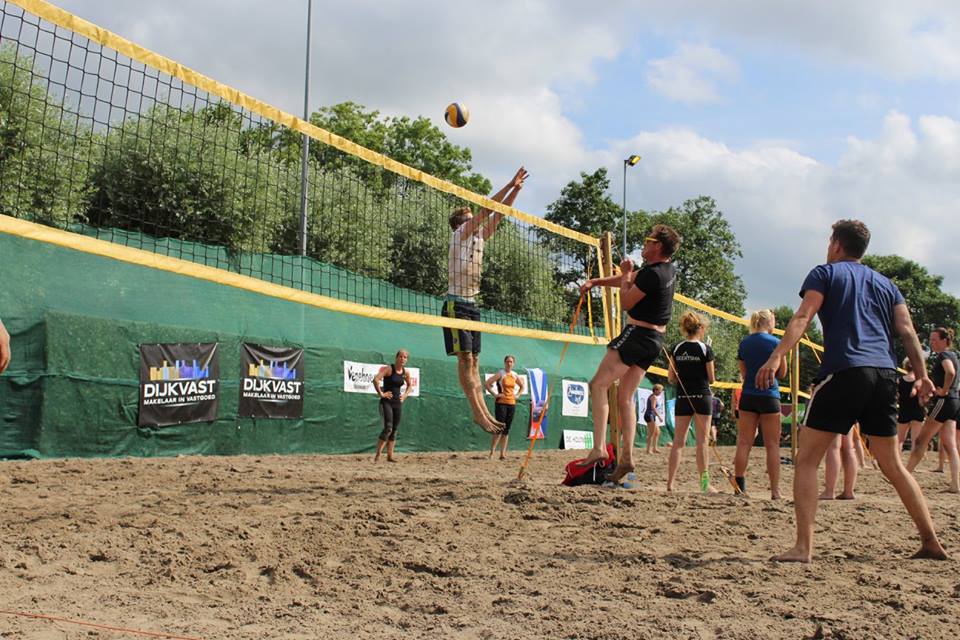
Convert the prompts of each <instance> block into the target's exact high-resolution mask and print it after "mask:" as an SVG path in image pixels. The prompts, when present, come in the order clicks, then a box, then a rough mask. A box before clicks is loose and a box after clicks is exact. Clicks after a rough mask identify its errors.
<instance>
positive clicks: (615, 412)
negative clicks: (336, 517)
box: [600, 231, 621, 462]
mask: <svg viewBox="0 0 960 640" xmlns="http://www.w3.org/2000/svg"><path fill="white" fill-rule="evenodd" d="M613 242H614V240H613V234H612V233H610V232H609V231H608V232H607V233H605V234H603V236H601V238H600V264H601V269H602V270H603V272H604V276H610V275H613V249H614V244H613ZM613 292H614V290H613V288H612V287H604V288H603V295H602V298H603V326H604V329H605V330H606V332H607V340H613V339H614V338H615V337H616V334H617V333H619V322H620V314H619V313H618V312H617V307H618V306H619V305H616V304H615V303H616V302H617V301H618V299H617V298H615V297H614V295H613ZM617 387H618V384H617V383H616V382H615V383H613V384H612V385H610V389H609V390H608V391H607V403H608V406H609V407H610V410H609V412H608V414H607V415H608V416H609V420H610V442H611V443H612V444H613V452H614V457H615V458H616V460H617V461H618V462H619V460H620V448H621V447H620V407H619V406H618V405H617Z"/></svg>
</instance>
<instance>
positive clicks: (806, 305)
mask: <svg viewBox="0 0 960 640" xmlns="http://www.w3.org/2000/svg"><path fill="white" fill-rule="evenodd" d="M869 243H870V231H869V230H868V229H867V227H866V225H864V224H863V223H862V222H860V221H859V220H840V221H839V222H837V223H836V224H834V225H833V234H832V235H831V236H830V244H829V245H828V247H827V264H823V265H820V266H818V267H815V268H814V269H813V271H811V272H810V274H809V275H808V276H807V279H806V280H805V281H804V283H803V288H802V289H801V291H800V295H801V297H802V298H803V301H802V302H801V303H800V308H799V309H797V312H796V313H795V314H794V315H793V318H791V320H790V323H789V324H788V325H787V328H786V334H785V335H784V336H783V339H782V340H781V341H780V344H779V346H777V348H776V349H775V350H774V352H773V353H772V354H771V356H770V358H769V360H767V362H766V364H764V365H763V366H762V367H761V368H760V370H759V371H757V377H756V384H757V388H759V389H766V388H769V387H771V386H772V385H773V384H774V382H773V381H774V377H775V373H776V371H777V369H779V368H780V363H781V361H782V360H783V358H784V357H786V355H787V354H788V353H789V352H790V350H791V349H792V348H793V347H794V345H796V344H797V342H799V341H800V339H801V338H802V337H803V334H804V332H805V331H806V330H807V327H808V326H809V324H810V322H811V321H812V320H813V316H814V314H818V315H819V317H820V324H821V325H822V326H823V335H824V357H823V362H822V364H821V367H820V371H819V373H818V374H817V383H816V385H815V387H814V391H813V394H812V397H811V398H810V402H809V403H808V405H807V413H806V416H805V417H804V424H803V426H804V427H805V428H804V429H803V430H801V432H800V445H799V451H798V453H797V460H796V467H795V473H794V477H793V500H794V509H795V511H796V518H797V542H796V545H794V547H793V548H792V549H790V550H789V551H787V552H786V553H784V554H782V555H779V556H775V557H774V558H773V559H774V560H779V561H784V562H810V560H811V559H812V557H813V525H814V521H815V519H816V514H817V467H818V466H820V461H821V460H822V459H823V456H824V454H825V453H826V451H827V449H828V448H829V447H830V445H831V444H832V443H833V442H834V440H835V438H838V437H839V434H846V433H848V432H849V431H850V428H851V427H852V426H853V424H854V423H855V422H859V423H860V429H861V432H862V433H864V434H865V435H868V436H869V437H870V450H871V452H872V453H873V455H874V457H875V458H876V459H877V462H879V463H880V469H881V471H883V474H884V475H885V476H886V477H887V479H888V480H889V481H890V482H891V483H892V484H893V486H894V488H896V490H897V494H898V495H899V496H900V499H901V500H902V501H903V504H904V506H905V507H906V508H907V511H908V512H909V513H910V516H911V517H912V518H913V521H914V523H915V524H916V525H917V529H918V530H919V532H920V541H921V547H920V551H918V552H917V553H916V554H915V555H914V556H913V557H914V558H930V559H937V560H944V559H946V557H947V556H946V553H945V552H944V550H943V547H942V546H941V545H940V541H939V540H938V539H937V534H936V532H935V531H934V528H933V520H932V519H931V518H930V510H929V509H928V508H927V503H926V501H925V500H924V497H923V493H922V492H921V491H920V486H919V485H918V484H917V482H916V481H915V480H914V479H913V476H912V475H910V473H908V472H907V470H906V468H905V467H904V466H903V462H902V461H901V459H900V453H899V447H898V446H897V424H896V422H897V420H896V417H897V372H896V359H895V356H894V351H893V334H894V332H896V333H897V334H898V335H899V336H900V339H901V340H902V341H903V344H904V347H905V348H906V351H907V357H909V358H910V362H911V363H912V365H913V370H914V372H916V376H917V380H916V382H915V383H914V393H916V394H918V395H919V396H920V398H921V400H922V401H926V400H927V399H928V398H929V397H930V395H931V394H932V393H933V383H932V382H931V381H930V378H929V377H928V376H927V373H926V367H925V366H924V363H923V352H922V350H921V347H920V341H919V340H918V339H917V334H916V332H915V331H914V329H913V321H912V319H911V318H910V312H909V311H908V310H907V305H906V303H905V302H904V300H903V296H902V295H901V294H900V291H899V290H898V289H897V287H896V285H895V284H893V283H892V282H890V280H888V279H887V278H885V277H884V276H882V275H880V274H879V273H877V272H876V271H874V270H873V269H870V268H869V267H867V266H865V265H863V264H861V262H860V259H861V258H862V257H863V254H864V253H866V251H867V245H868V244H869Z"/></svg>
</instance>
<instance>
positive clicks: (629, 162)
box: [623, 154, 640, 259]
mask: <svg viewBox="0 0 960 640" xmlns="http://www.w3.org/2000/svg"><path fill="white" fill-rule="evenodd" d="M638 162H640V156H638V155H636V154H631V155H630V156H629V157H627V158H626V159H625V160H624V161H623V258H624V259H625V258H626V257H627V167H632V166H634V165H635V164H637V163H638Z"/></svg>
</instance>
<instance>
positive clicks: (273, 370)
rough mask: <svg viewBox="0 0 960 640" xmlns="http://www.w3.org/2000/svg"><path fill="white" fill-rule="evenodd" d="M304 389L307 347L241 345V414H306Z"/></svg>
mask: <svg viewBox="0 0 960 640" xmlns="http://www.w3.org/2000/svg"><path fill="white" fill-rule="evenodd" d="M303 391H304V384H303V349H297V348H293V347H268V346H264V345H259V344H249V343H246V342H244V343H243V344H242V345H240V404H239V407H238V409H237V415H239V416H240V417H241V418H302V417H303Z"/></svg>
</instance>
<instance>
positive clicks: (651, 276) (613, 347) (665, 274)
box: [580, 224, 680, 482]
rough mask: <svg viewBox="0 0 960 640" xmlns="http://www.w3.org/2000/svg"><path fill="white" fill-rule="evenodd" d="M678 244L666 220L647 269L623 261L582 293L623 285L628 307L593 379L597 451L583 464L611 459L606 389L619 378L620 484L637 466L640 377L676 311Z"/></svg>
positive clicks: (654, 235) (646, 259) (647, 244)
mask: <svg viewBox="0 0 960 640" xmlns="http://www.w3.org/2000/svg"><path fill="white" fill-rule="evenodd" d="M679 248H680V235H679V234H678V233H677V232H676V231H674V230H673V229H671V228H670V227H668V226H667V225H665V224H658V225H656V226H655V227H653V229H651V230H650V234H649V235H648V236H647V237H646V238H645V239H644V241H643V250H642V253H641V255H642V256H643V267H641V268H640V269H639V270H637V269H634V266H633V262H631V261H630V260H629V259H625V260H624V261H623V262H621V263H620V275H613V276H610V277H608V278H597V279H594V280H587V281H586V282H585V283H584V284H583V286H582V287H580V291H581V293H584V294H586V293H587V292H588V291H590V289H592V288H593V287H598V286H600V287H620V306H621V307H622V308H623V309H624V310H626V311H627V316H628V319H627V324H626V326H624V328H623V331H622V332H620V335H619V336H617V337H616V338H614V339H613V340H612V341H611V342H610V344H608V345H607V353H606V355H605V356H604V357H603V360H602V361H601V362H600V366H598V367H597V372H596V373H595V374H594V376H593V380H591V381H590V397H591V402H592V406H593V449H591V450H590V454H589V455H588V456H587V457H586V459H585V460H584V461H583V462H581V463H580V464H581V465H583V466H590V465H592V464H594V463H595V462H597V461H599V460H605V459H606V457H607V445H606V442H607V418H608V415H609V411H610V407H609V404H608V400H607V392H608V391H609V390H610V385H612V384H613V383H614V382H616V381H617V380H619V381H620V385H619V387H618V389H617V405H618V407H619V408H620V434H621V452H622V454H621V456H620V464H619V465H618V466H617V468H616V469H615V470H614V471H613V473H612V474H611V475H610V477H609V479H610V480H611V481H612V482H619V481H620V479H621V478H623V477H624V476H625V475H626V474H627V473H630V472H631V471H633V470H634V463H633V437H634V434H635V433H636V431H637V407H636V404H635V403H634V400H633V395H634V393H635V392H636V390H637V386H639V384H640V381H641V380H643V376H644V375H645V374H646V372H647V368H648V367H649V366H650V365H651V364H653V361H654V360H656V359H657V356H658V355H659V354H660V349H661V348H662V346H663V336H664V334H665V333H666V331H667V323H669V322H670V315H671V314H672V313H673V294H674V291H675V290H676V281H677V270H676V267H674V265H673V263H672V262H671V261H670V259H671V257H672V256H673V254H674V253H676V251H677V249H679Z"/></svg>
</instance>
